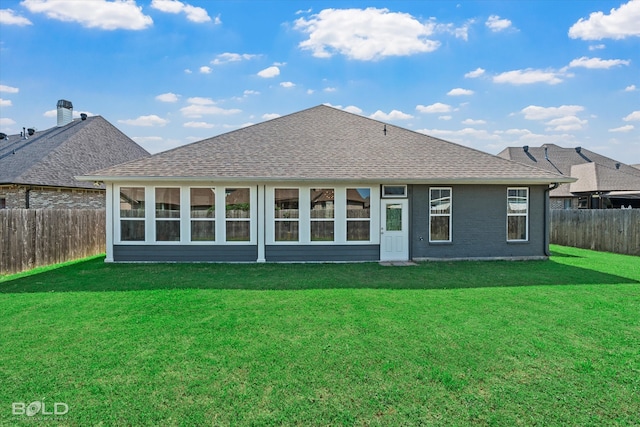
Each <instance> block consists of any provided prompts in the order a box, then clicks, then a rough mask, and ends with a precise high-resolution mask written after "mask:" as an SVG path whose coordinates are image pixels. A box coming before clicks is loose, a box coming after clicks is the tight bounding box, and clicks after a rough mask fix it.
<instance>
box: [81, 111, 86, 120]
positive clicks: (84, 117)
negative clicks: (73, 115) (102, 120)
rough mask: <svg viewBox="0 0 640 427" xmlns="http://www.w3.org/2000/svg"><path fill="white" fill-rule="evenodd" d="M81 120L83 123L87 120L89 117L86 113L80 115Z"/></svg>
mask: <svg viewBox="0 0 640 427" xmlns="http://www.w3.org/2000/svg"><path fill="white" fill-rule="evenodd" d="M80 118H81V119H82V121H85V120H87V115H86V114H85V113H80Z"/></svg>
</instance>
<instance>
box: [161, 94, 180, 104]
mask: <svg viewBox="0 0 640 427" xmlns="http://www.w3.org/2000/svg"><path fill="white" fill-rule="evenodd" d="M178 97H179V95H176V94H175V93H172V92H167V93H162V94H160V95H158V96H156V100H157V101H160V102H178Z"/></svg>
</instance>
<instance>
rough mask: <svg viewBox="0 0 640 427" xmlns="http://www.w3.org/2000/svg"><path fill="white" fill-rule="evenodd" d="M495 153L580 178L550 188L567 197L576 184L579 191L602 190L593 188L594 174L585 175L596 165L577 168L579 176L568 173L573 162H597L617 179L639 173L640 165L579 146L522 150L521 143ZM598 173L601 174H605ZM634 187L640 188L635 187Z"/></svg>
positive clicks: (573, 164) (623, 185)
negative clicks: (627, 163) (635, 165)
mask: <svg viewBox="0 0 640 427" xmlns="http://www.w3.org/2000/svg"><path fill="white" fill-rule="evenodd" d="M545 148H546V157H545ZM498 156H500V157H502V158H505V159H509V160H514V161H516V162H519V163H522V164H526V165H529V166H536V167H539V168H542V169H545V170H548V171H550V172H559V173H561V174H563V175H565V176H573V177H574V178H578V179H579V180H584V181H583V183H582V184H578V183H576V184H577V186H576V187H574V184H571V185H569V184H563V185H560V187H558V188H557V189H555V190H553V191H552V192H551V196H553V197H571V196H572V195H573V194H572V193H573V192H575V191H573V188H579V189H580V190H581V192H590V191H592V192H595V191H604V190H598V189H597V185H596V184H597V179H596V176H595V175H593V176H591V177H587V175H586V174H589V173H592V174H595V172H596V168H586V169H584V170H582V171H581V173H580V176H578V175H575V176H574V175H572V167H573V166H577V165H583V164H588V163H593V164H597V165H600V166H603V167H604V168H597V169H598V170H600V171H601V172H602V173H606V174H609V175H610V174H615V173H616V171H617V172H619V174H618V175H619V179H624V177H625V176H629V175H631V176H636V177H640V169H636V168H634V167H632V166H629V165H626V164H624V163H622V162H619V161H617V160H614V159H611V158H609V157H605V156H602V155H600V154H598V153H594V152H593V151H590V150H587V149H585V148H580V147H576V148H564V147H560V146H558V145H555V144H544V145H542V146H540V147H528V149H527V151H526V152H525V150H524V148H523V147H508V148H505V149H504V150H503V151H502V152H500V153H498ZM578 170H580V169H578ZM589 171H591V172H589ZM607 171H609V172H607ZM610 171H613V172H610ZM601 176H602V177H604V176H605V175H601ZM602 179H604V178H601V180H602ZM607 180H608V182H610V183H611V182H615V181H613V180H611V179H608V178H607ZM588 183H590V184H591V188H592V190H585V188H587V187H585V185H587V184H588ZM629 184H630V183H627V184H622V183H621V187H627V186H629ZM607 186H608V185H607ZM635 189H640V188H637V187H636V188H635ZM615 190H623V188H617V189H615ZM611 191H613V190H611Z"/></svg>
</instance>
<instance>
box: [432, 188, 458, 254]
mask: <svg viewBox="0 0 640 427" xmlns="http://www.w3.org/2000/svg"><path fill="white" fill-rule="evenodd" d="M431 190H449V213H448V214H432V213H431ZM428 209H429V243H451V242H452V238H453V237H452V236H453V221H452V218H453V188H452V187H429V206H428ZM443 216H447V217H449V239H448V240H433V239H432V238H431V218H432V217H443Z"/></svg>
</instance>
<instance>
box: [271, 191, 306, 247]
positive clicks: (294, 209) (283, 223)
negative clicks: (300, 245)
mask: <svg viewBox="0 0 640 427" xmlns="http://www.w3.org/2000/svg"><path fill="white" fill-rule="evenodd" d="M273 203H274V210H273V218H274V227H275V230H274V236H275V241H276V242H297V241H298V240H299V237H300V236H299V234H300V227H299V225H300V224H299V223H300V190H298V189H297V188H276V189H275V191H274V199H273Z"/></svg>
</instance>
